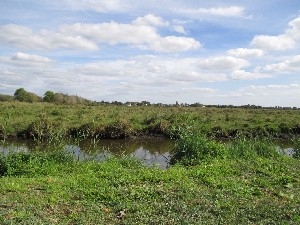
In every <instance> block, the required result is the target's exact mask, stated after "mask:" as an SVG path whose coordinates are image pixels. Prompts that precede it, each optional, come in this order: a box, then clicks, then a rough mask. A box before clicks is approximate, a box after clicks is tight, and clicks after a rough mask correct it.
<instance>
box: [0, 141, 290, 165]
mask: <svg viewBox="0 0 300 225" xmlns="http://www.w3.org/2000/svg"><path fill="white" fill-rule="evenodd" d="M227 142H228V141H227ZM225 143H226V142H225ZM174 144H175V142H174V141H172V140H168V139H136V140H123V139H120V140H97V141H96V140H81V141H79V140H68V141H66V142H61V141H60V142H53V143H50V144H49V143H36V142H34V141H32V140H19V139H18V140H15V139H13V140H7V141H6V142H4V143H2V145H0V152H2V153H4V154H5V155H7V154H9V153H10V152H19V151H25V152H34V151H53V149H56V150H65V151H67V152H70V153H72V154H73V155H74V157H76V159H78V160H85V159H93V160H96V161H101V160H104V159H106V158H107V157H109V156H110V155H115V156H134V157H136V158H137V159H139V160H142V161H144V162H145V164H146V165H149V166H152V165H156V166H158V167H159V168H161V169H165V168H167V166H168V162H169V160H170V152H171V150H172V149H173V147H174ZM276 145H277V148H278V151H279V152H282V153H283V154H285V155H287V156H289V157H292V156H293V154H294V150H293V148H292V146H293V143H292V142H291V141H282V140H281V141H276Z"/></svg>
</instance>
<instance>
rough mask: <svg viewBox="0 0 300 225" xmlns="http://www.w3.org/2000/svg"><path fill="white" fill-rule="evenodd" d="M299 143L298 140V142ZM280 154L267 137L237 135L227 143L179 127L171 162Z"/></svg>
mask: <svg viewBox="0 0 300 225" xmlns="http://www.w3.org/2000/svg"><path fill="white" fill-rule="evenodd" d="M299 143H300V142H299ZM279 156H280V152H279V150H278V149H277V146H276V145H275V144H274V142H272V140H271V139H268V138H260V139H259V138H249V137H237V138H235V139H234V140H233V141H232V142H229V143H227V144H225V143H221V142H218V141H216V140H212V139H209V138H208V137H207V136H205V134H203V133H201V132H197V131H196V130H195V129H193V128H188V129H181V130H180V131H179V135H178V139H177V140H176V144H175V147H174V150H173V154H172V158H171V164H175V163H180V164H183V165H198V164H201V163H202V162H204V161H208V160H210V159H215V158H220V159H221V158H222V159H224V158H230V159H246V160H253V159H256V158H258V157H262V158H276V157H279Z"/></svg>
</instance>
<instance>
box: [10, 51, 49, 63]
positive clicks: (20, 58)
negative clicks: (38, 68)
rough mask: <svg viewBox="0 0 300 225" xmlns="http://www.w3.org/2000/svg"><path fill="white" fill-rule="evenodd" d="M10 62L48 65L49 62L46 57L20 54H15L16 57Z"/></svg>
mask: <svg viewBox="0 0 300 225" xmlns="http://www.w3.org/2000/svg"><path fill="white" fill-rule="evenodd" d="M11 59H12V60H18V61H28V62H35V63H49V62H51V60H50V59H49V58H47V57H43V56H39V55H30V54H26V53H22V52H17V53H16V55H14V56H13V57H12V58H11Z"/></svg>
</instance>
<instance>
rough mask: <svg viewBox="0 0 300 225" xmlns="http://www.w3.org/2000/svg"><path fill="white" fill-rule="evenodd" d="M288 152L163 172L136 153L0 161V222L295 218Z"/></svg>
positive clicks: (293, 170) (295, 168)
mask: <svg viewBox="0 0 300 225" xmlns="http://www.w3.org/2000/svg"><path fill="white" fill-rule="evenodd" d="M299 169H300V164H299V161H297V160H296V159H293V158H285V157H280V158H277V159H276V160H275V159H273V158H263V157H257V158H256V159H255V160H246V159H240V160H235V159H234V160H233V159H213V160H210V161H209V162H204V163H201V164H200V165H197V166H193V167H184V166H180V165H177V166H174V167H171V168H170V169H168V170H165V171H162V170H159V169H156V168H145V167H143V166H142V165H141V164H140V163H139V162H137V161H135V160H134V159H130V158H127V159H116V158H111V159H109V160H107V161H104V162H102V163H96V162H91V161H90V162H78V161H73V160H72V158H70V157H66V156H64V155H62V154H57V153H55V154H52V155H49V154H48V155H43V154H28V153H19V154H14V155H11V156H9V157H8V158H7V157H6V158H2V159H1V169H0V173H1V175H2V176H1V178H0V195H1V198H0V223H1V224H278V223H280V224H299V223H300V217H299V214H300V211H299V205H300V199H299V196H300V176H299Z"/></svg>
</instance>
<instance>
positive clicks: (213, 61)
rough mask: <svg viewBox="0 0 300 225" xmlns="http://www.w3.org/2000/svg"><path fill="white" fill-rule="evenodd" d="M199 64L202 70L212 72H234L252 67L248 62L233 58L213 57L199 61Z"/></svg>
mask: <svg viewBox="0 0 300 225" xmlns="http://www.w3.org/2000/svg"><path fill="white" fill-rule="evenodd" d="M197 64H198V66H199V67H200V68H201V69H205V70H212V71H215V70H217V71H233V70H237V69H241V68H244V67H247V66H249V65H250V63H249V62H248V61H246V60H244V59H239V58H235V57H232V56H222V57H211V58H208V59H205V60H199V61H198V63H197Z"/></svg>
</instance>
